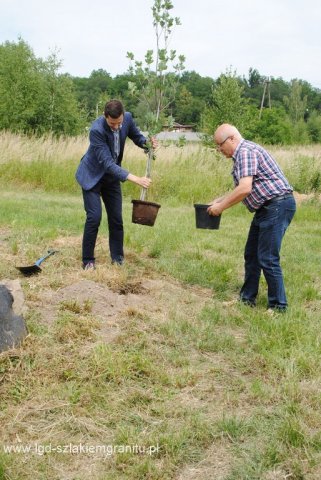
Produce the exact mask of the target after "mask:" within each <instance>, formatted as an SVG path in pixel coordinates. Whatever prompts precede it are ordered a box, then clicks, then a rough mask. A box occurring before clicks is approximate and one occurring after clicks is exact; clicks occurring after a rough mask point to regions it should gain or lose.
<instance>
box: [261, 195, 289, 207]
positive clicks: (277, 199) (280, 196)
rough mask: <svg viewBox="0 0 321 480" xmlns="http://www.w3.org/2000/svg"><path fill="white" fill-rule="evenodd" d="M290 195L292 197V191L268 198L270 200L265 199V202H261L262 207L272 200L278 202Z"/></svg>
mask: <svg viewBox="0 0 321 480" xmlns="http://www.w3.org/2000/svg"><path fill="white" fill-rule="evenodd" d="M290 197H293V193H292V192H291V193H285V194H284V195H279V196H278V197H273V198H270V200H267V201H266V202H264V203H263V205H262V207H264V206H265V205H270V204H271V203H273V202H278V201H279V200H284V199H286V198H290Z"/></svg>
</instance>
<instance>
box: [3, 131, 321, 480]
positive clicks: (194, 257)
mask: <svg viewBox="0 0 321 480" xmlns="http://www.w3.org/2000/svg"><path fill="white" fill-rule="evenodd" d="M47 141H48V142H49V144H48V143H46V142H47ZM65 141H66V142H67V143H66V144H64V143H63V141H61V142H60V143H59V144H54V143H53V141H52V140H50V139H49V140H46V141H45V140H42V141H41V140H38V141H37V142H38V143H37V142H36V140H34V139H29V140H28V139H25V138H23V137H21V138H20V137H11V136H8V135H3V137H2V147H3V148H2V149H1V152H2V153H1V157H0V164H1V165H0V178H1V180H0V183H1V190H0V259H1V262H0V280H1V281H3V280H4V279H9V280H14V279H17V278H19V279H20V281H21V286H22V290H23V292H24V295H25V299H26V305H27V307H28V310H27V312H26V313H25V318H26V321H27V324H28V329H29V336H28V337H27V338H26V340H25V342H24V344H23V345H22V346H21V348H18V349H15V350H11V351H9V352H5V353H2V354H1V355H0V424H1V433H0V441H1V444H2V449H1V450H0V479H6V480H9V479H10V480H11V479H14V480H16V479H19V480H24V479H31V478H36V479H37V480H38V479H39V480H58V479H59V480H62V479H63V480H67V479H68V480H69V479H70V480H71V479H73V480H83V479H85V478H86V479H87V478H90V479H94V480H112V479H113V480H114V479H151V480H156V479H159V480H161V479H162V480H163V479H165V480H166V479H168V480H169V479H175V480H201V479H202V480H203V479H204V480H207V479H215V480H272V479H277V480H281V479H291V480H292V479H295V480H303V479H304V480H319V479H320V478H321V467H320V465H321V431H320V424H321V408H320V407H321V393H320V391H321V390H320V371H321V370H320V354H321V335H320V318H321V280H320V260H321V253H320V233H321V227H320V214H321V206H320V202H319V199H318V195H319V193H320V186H319V184H318V178H319V177H318V174H320V153H319V149H318V148H316V147H313V148H312V147H311V148H309V147H306V148H305V149H304V150H303V149H302V148H299V147H298V148H296V149H294V148H292V149H276V148H275V147H274V149H273V153H274V154H275V156H276V157H277V158H278V160H279V161H280V163H281V165H282V167H283V168H284V170H285V171H286V174H287V176H288V177H289V178H290V179H291V182H292V183H293V184H295V185H296V190H297V191H299V192H300V193H301V194H306V195H308V194H309V196H308V197H303V199H304V200H303V201H300V203H299V204H298V210H297V214H296V216H295V218H294V220H293V223H292V225H291V226H290V228H289V231H288V232H287V234H286V236H285V239H284V245H283V254H282V264H283V268H284V275H285V282H286V287H287V295H288V300H289V303H290V308H289V310H288V312H287V313H286V314H284V315H281V316H279V315H275V316H270V315H269V313H268V312H267V311H266V285H265V282H264V280H263V279H262V283H261V287H260V296H259V299H258V306H257V308H255V309H250V308H248V307H246V306H243V305H239V304H238V303H236V302H235V301H234V300H235V299H236V298H237V294H238V290H239V288H240V286H241V283H242V276H243V259H242V255H243V247H244V242H245V239H246V235H247V229H248V226H249V223H250V220H251V214H249V213H248V212H247V211H246V209H245V207H243V206H236V207H234V208H232V209H230V210H228V211H226V212H224V214H223V216H222V221H221V226H220V229H219V230H217V231H205V230H204V231H203V230H197V229H196V228H195V220H194V209H193V203H194V201H196V202H206V201H207V200H209V199H211V198H213V197H214V196H216V195H219V194H220V193H222V192H223V191H225V190H226V188H228V187H229V186H231V180H230V178H229V172H230V167H231V164H230V163H229V161H228V160H225V159H220V158H217V157H216V155H215V154H214V152H209V151H204V150H202V149H201V148H200V147H198V146H192V147H186V148H184V149H179V148H177V147H174V146H173V147H168V148H167V149H163V151H162V150H160V152H159V154H158V158H157V160H156V162H155V165H154V167H153V168H154V171H153V183H154V186H153V190H152V199H154V200H156V201H159V202H160V203H161V205H162V206H161V209H160V210H159V214H158V218H157V220H156V224H155V226H154V227H152V228H150V227H144V226H141V225H135V224H133V223H131V203H130V200H131V198H138V196H139V192H138V190H137V189H135V187H134V186H130V185H124V222H125V232H126V236H125V249H126V264H125V265H124V268H122V269H119V268H116V267H114V266H112V265H110V261H109V257H108V249H107V238H106V231H107V227H106V220H105V219H104V221H103V223H102V225H101V228H100V234H99V239H98V244H97V251H96V253H97V269H96V271H94V272H84V271H82V270H81V269H80V263H81V233H82V226H83V220H84V213H83V208H82V201H81V195H80V192H79V190H78V188H77V186H76V185H75V184H74V182H73V175H72V172H73V170H74V169H75V166H76V165H77V162H78V161H79V158H80V157H81V155H82V153H83V152H82V150H83V148H84V147H85V145H86V142H85V140H84V139H81V140H79V141H78V142H74V143H70V142H71V141H70V140H68V141H67V140H65ZM33 142H35V143H33ZM68 142H69V143H68ZM13 152H15V153H13ZM24 152H27V153H26V156H24ZM32 152H33V153H32ZM57 152H59V154H57ZM9 154H11V157H10V155H9ZM44 154H46V157H45V158H43V156H44ZM136 155H137V156H136ZM125 163H126V166H128V165H129V166H130V168H131V171H133V173H137V174H139V173H140V171H141V173H143V170H144V156H143V154H141V153H140V152H139V151H138V153H137V149H135V148H134V147H133V148H128V154H127V156H126V158H125ZM66 164H68V166H67V167H66V168H65V166H66ZM134 165H135V166H136V169H137V170H135V167H134ZM307 165H309V167H310V168H309V169H307ZM132 167H133V168H132ZM47 169H48V170H49V171H47ZM59 170H62V173H61V174H59V175H56V173H57V172H58V171H59ZM139 170H140V171H139ZM32 173H33V175H32ZM61 179H63V181H62V180H61ZM61 182H62V183H61ZM310 195H311V196H310ZM48 248H56V249H57V250H59V252H58V253H57V254H56V255H54V256H53V257H51V258H50V259H48V260H46V262H45V263H44V264H43V271H42V273H41V274H40V275H39V276H36V277H31V278H29V279H26V278H23V277H20V275H19V274H18V273H17V270H16V269H15V265H18V264H30V263H33V262H34V261H35V259H36V258H37V257H39V256H41V254H42V253H44V252H45V251H46V250H47V249H48ZM8 449H9V450H10V449H11V451H10V452H8Z"/></svg>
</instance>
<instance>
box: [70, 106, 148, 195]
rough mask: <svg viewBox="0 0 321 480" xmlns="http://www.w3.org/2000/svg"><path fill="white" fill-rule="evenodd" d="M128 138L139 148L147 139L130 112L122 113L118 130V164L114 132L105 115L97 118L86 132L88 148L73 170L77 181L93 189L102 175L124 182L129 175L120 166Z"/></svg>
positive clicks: (85, 187) (142, 146) (144, 146)
mask: <svg viewBox="0 0 321 480" xmlns="http://www.w3.org/2000/svg"><path fill="white" fill-rule="evenodd" d="M127 137H129V138H130V139H131V140H132V141H133V142H134V143H135V144H136V145H137V146H138V147H141V148H145V149H147V147H146V145H145V144H146V138H145V137H144V135H143V134H142V133H141V132H140V130H139V129H138V128H137V126H136V124H135V122H134V120H133V117H132V115H131V113H129V112H125V114H124V121H123V124H122V127H121V129H120V131H119V144H120V145H119V146H120V152H119V156H118V159H117V163H116V162H115V160H114V135H113V132H112V130H111V128H110V127H109V126H108V124H107V122H106V118H105V116H104V115H102V116H101V117H99V118H97V120H95V121H94V122H93V124H92V126H91V129H90V133H89V141H90V144H89V148H88V150H87V152H86V153H85V155H84V156H83V157H82V159H81V161H80V164H79V167H78V169H77V172H76V180H77V182H78V183H79V185H81V187H82V188H83V189H84V190H90V189H91V188H93V187H94V186H95V185H96V184H97V183H98V182H99V180H100V179H101V178H102V177H103V176H104V175H105V174H107V175H110V176H111V177H114V178H115V179H118V180H120V181H121V182H124V181H125V180H126V179H127V176H128V174H129V172H128V170H125V169H124V168H122V167H121V162H122V159H123V154H124V147H125V141H126V138H127Z"/></svg>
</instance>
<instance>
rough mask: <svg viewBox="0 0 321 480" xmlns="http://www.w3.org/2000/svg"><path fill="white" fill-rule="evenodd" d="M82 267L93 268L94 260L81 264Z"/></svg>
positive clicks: (85, 268)
mask: <svg viewBox="0 0 321 480" xmlns="http://www.w3.org/2000/svg"><path fill="white" fill-rule="evenodd" d="M82 268H83V269H84V270H95V268H96V267H95V262H87V263H83V265H82Z"/></svg>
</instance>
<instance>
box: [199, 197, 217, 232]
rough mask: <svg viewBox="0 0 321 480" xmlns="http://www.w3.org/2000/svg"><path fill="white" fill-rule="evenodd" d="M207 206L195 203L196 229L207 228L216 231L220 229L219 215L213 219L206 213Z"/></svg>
mask: <svg viewBox="0 0 321 480" xmlns="http://www.w3.org/2000/svg"><path fill="white" fill-rule="evenodd" d="M208 207H209V205H203V204H201V203H195V204H194V208H195V219H196V228H207V229H210V230H218V229H219V228H220V221H221V215H219V216H217V217H215V216H213V215H209V214H208V213H207V209H208Z"/></svg>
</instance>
